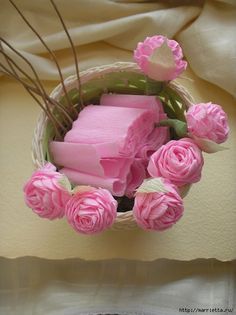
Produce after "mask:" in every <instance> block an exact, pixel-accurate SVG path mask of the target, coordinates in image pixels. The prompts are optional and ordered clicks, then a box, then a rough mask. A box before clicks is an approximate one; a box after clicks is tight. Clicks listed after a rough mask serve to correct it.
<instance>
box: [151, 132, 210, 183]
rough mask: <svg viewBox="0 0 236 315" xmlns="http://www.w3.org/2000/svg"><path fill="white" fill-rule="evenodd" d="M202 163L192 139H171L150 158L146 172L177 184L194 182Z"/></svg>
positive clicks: (198, 175)
mask: <svg viewBox="0 0 236 315" xmlns="http://www.w3.org/2000/svg"><path fill="white" fill-rule="evenodd" d="M203 164H204V160H203V156H202V152H201V150H200V149H199V148H198V146H197V145H196V144H195V143H194V141H193V140H192V139H189V138H182V139H180V140H172V141H169V142H168V143H167V144H165V145H163V146H161V147H160V149H158V150H157V151H156V152H155V153H154V154H153V155H152V156H151V158H150V161H149V164H148V168H147V170H148V172H149V174H150V175H151V176H152V177H164V178H166V179H169V180H170V181H171V182H172V183H173V184H175V185H177V186H179V187H180V186H183V185H185V184H191V183H196V182H198V181H199V180H200V178H201V170H202V167H203Z"/></svg>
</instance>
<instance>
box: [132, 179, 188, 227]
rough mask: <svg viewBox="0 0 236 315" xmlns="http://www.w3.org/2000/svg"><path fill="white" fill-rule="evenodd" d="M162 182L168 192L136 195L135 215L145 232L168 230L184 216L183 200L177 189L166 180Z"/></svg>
mask: <svg viewBox="0 0 236 315" xmlns="http://www.w3.org/2000/svg"><path fill="white" fill-rule="evenodd" d="M162 182H163V184H164V186H165V189H166V190H167V192H151V193H139V192H138V193H137V194H136V197H135V202H134V208H133V215H134V218H135V220H136V221H137V224H138V225H139V226H140V227H141V228H143V229H144V230H154V231H163V230H166V229H168V228H170V227H172V226H173V224H175V223H176V222H177V221H178V220H179V219H180V218H181V217H182V215H183V211H184V206H183V200H182V199H181V197H180V195H179V193H178V190H177V187H176V186H175V185H173V184H171V183H170V182H169V181H168V180H166V179H164V178H163V179H162Z"/></svg>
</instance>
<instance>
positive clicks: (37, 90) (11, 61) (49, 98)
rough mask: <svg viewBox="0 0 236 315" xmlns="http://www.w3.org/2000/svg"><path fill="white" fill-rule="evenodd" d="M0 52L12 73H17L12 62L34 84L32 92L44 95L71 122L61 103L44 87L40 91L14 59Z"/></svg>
mask: <svg viewBox="0 0 236 315" xmlns="http://www.w3.org/2000/svg"><path fill="white" fill-rule="evenodd" d="M0 52H1V53H2V54H3V55H4V57H5V59H6V61H7V63H8V65H9V66H10V68H11V70H12V71H13V73H14V74H15V75H17V73H16V71H15V69H14V67H13V66H12V64H13V65H14V66H15V67H16V68H17V69H18V70H19V71H20V72H21V73H22V74H23V75H24V76H25V77H26V78H27V79H28V80H29V81H30V82H32V83H33V84H34V86H35V89H33V92H34V93H37V94H38V95H40V96H41V97H42V98H43V95H44V97H45V98H46V100H48V101H49V102H50V103H52V104H53V105H55V107H57V108H59V109H60V110H61V111H62V112H63V114H64V115H65V117H66V118H67V120H68V122H69V123H70V124H71V123H72V122H73V119H72V118H71V116H70V115H69V113H68V112H67V111H66V108H65V107H64V106H63V105H62V104H60V103H59V102H57V101H56V100H54V99H53V98H51V97H50V96H49V95H48V94H47V93H46V92H45V90H44V89H43V91H41V90H40V88H39V87H38V86H37V84H36V83H35V81H34V80H33V79H32V78H31V77H30V76H29V75H28V74H27V73H26V72H25V71H24V70H23V69H21V68H20V67H19V66H18V65H17V64H16V63H15V62H14V60H13V59H12V58H11V57H9V56H8V55H7V54H6V53H5V52H4V51H3V49H2V50H1V51H0ZM29 88H30V89H31V90H32V87H29ZM42 94H43V95H42Z"/></svg>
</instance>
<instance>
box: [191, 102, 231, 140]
mask: <svg viewBox="0 0 236 315" xmlns="http://www.w3.org/2000/svg"><path fill="white" fill-rule="evenodd" d="M186 119H187V125H188V131H189V132H190V134H192V135H193V136H196V137H199V138H204V139H208V140H211V141H214V142H216V143H222V142H224V141H226V139H227V138H228V134H229V125H228V117H227V115H226V113H225V112H224V111H223V109H222V107H221V106H220V105H217V104H212V103H200V104H196V105H193V106H191V107H190V108H189V110H188V111H187V114H186Z"/></svg>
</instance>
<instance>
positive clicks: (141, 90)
mask: <svg viewBox="0 0 236 315" xmlns="http://www.w3.org/2000/svg"><path fill="white" fill-rule="evenodd" d="M111 75H113V76H115V78H113V77H111ZM136 76H137V77H138V78H139V79H138V80H135V82H133V81H132V77H136ZM80 77H81V83H82V86H83V91H84V93H83V96H84V97H85V100H86V101H87V103H89V101H90V100H91V101H93V100H94V98H98V97H100V95H101V94H102V93H104V92H105V93H106V92H117V93H126V94H146V91H145V85H144V80H143V78H142V77H143V74H142V73H141V71H140V70H139V68H138V67H137V65H136V64H135V63H129V62H118V63H114V64H111V65H105V66H100V67H95V68H90V69H88V70H86V71H83V72H81V75H80ZM93 80H95V81H94V82H96V84H95V83H94V86H96V88H94V90H93V89H90V90H88V91H86V83H89V82H90V83H91V82H93ZM91 85H92V84H90V88H91ZM65 86H66V88H67V91H68V94H69V97H70V98H71V99H72V101H73V102H74V103H76V102H78V90H77V77H76V76H70V77H68V78H67V79H66V80H65ZM168 87H169V88H170V89H171V90H172V91H174V92H175V93H177V94H178V96H179V97H180V98H181V100H182V102H183V104H184V106H185V107H186V108H188V107H189V106H191V104H192V103H193V99H192V97H191V95H190V94H189V93H188V92H187V91H186V90H185V89H184V88H183V87H182V86H181V85H180V84H179V83H177V82H174V81H171V82H170V83H169V84H168ZM75 91H77V92H75ZM63 96H64V95H63V89H62V86H61V85H58V86H57V87H56V88H55V89H54V90H53V92H52V93H51V97H53V98H54V99H56V100H57V101H62V100H63ZM91 103H92V102H91ZM48 127H49V124H48V119H47V117H46V115H45V114H44V113H42V114H41V115H40V117H39V119H38V121H37V125H36V128H35V131H34V136H33V142H32V159H33V162H34V165H35V167H36V168H38V167H41V166H43V165H44V164H45V161H46V160H47V161H48V160H50V156H49V155H50V153H49V152H48V143H49V141H50V140H51V139H52V138H53V133H52V131H50V132H46V130H47V128H48ZM189 188H190V187H189V186H186V187H184V188H183V189H182V191H181V195H182V197H184V196H185V195H186V194H187V193H188V190H189ZM135 227H137V225H136V222H135V220H134V218H133V215H132V211H127V212H118V214H117V218H116V221H115V224H114V225H113V227H112V229H115V230H121V229H122V230H125V229H133V228H135Z"/></svg>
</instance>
